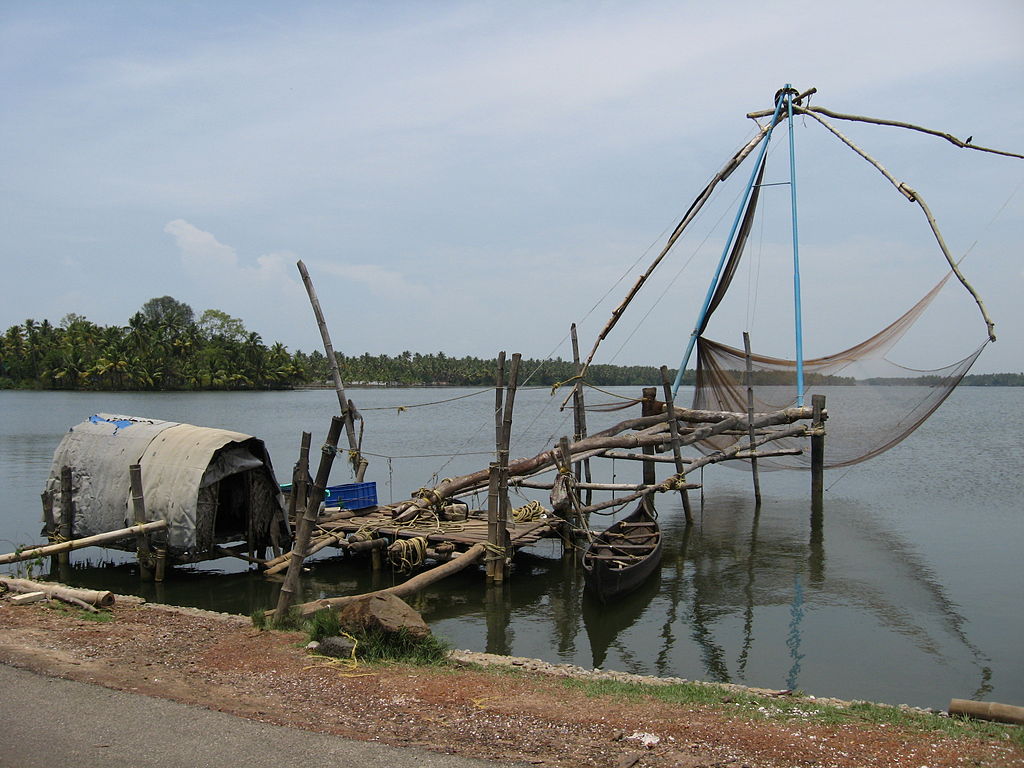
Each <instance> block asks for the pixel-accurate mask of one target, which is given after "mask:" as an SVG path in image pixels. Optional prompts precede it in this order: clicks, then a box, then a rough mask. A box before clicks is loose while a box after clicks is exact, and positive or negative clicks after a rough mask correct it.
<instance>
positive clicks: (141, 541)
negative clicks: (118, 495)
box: [128, 464, 153, 581]
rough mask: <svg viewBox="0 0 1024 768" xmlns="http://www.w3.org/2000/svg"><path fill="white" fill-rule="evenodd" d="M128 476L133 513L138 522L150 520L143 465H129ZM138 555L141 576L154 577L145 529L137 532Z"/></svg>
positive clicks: (148, 578) (145, 577)
mask: <svg viewBox="0 0 1024 768" xmlns="http://www.w3.org/2000/svg"><path fill="white" fill-rule="evenodd" d="M128 478H129V482H130V484H131V489H132V514H133V516H134V520H135V522H136V523H137V524H139V525H141V524H142V523H145V522H148V521H147V520H146V499H145V497H144V496H143V494H142V466H141V465H139V464H132V465H131V466H130V467H128ZM135 543H136V549H137V551H136V553H135V555H136V557H138V559H139V576H141V577H142V580H143V581H149V580H150V579H151V578H153V570H152V568H151V567H150V558H151V553H150V551H149V537H148V536H147V535H146V534H145V532H143V531H141V530H140V531H139V532H138V533H136V534H135Z"/></svg>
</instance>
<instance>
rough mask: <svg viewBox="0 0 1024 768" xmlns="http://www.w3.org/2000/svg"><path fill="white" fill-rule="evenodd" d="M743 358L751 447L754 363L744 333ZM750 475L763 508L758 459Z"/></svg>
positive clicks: (759, 503)
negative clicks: (744, 362)
mask: <svg viewBox="0 0 1024 768" xmlns="http://www.w3.org/2000/svg"><path fill="white" fill-rule="evenodd" d="M743 356H744V357H745V358H746V380H747V381H746V383H747V417H748V418H749V420H750V421H749V424H748V425H747V429H748V431H749V433H750V445H751V446H753V445H754V426H753V422H754V387H753V363H752V361H751V358H750V334H749V333H747V332H746V331H744V332H743ZM750 474H751V477H752V478H753V480H754V504H755V505H756V506H758V507H759V506H761V478H760V476H759V475H758V472H757V457H756V456H755V457H753V458H751V459H750Z"/></svg>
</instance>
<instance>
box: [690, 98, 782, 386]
mask: <svg viewBox="0 0 1024 768" xmlns="http://www.w3.org/2000/svg"><path fill="white" fill-rule="evenodd" d="M787 87H788V86H787ZM782 104H783V99H779V100H778V102H777V103H776V104H775V114H773V115H772V122H771V125H770V126H769V127H768V132H767V133H766V134H765V135H764V139H763V140H762V143H761V149H760V150H759V151H758V155H757V162H756V163H754V168H753V170H751V172H750V180H749V181H748V182H747V188H746V191H745V192H744V193H743V200H742V202H741V203H740V205H739V208H738V209H737V211H736V218H735V219H734V220H733V222H732V229H730V230H729V238H728V240H726V243H725V248H723V249H722V257H721V258H720V259H719V260H718V268H717V269H716V270H715V276H714V277H713V278H712V279H711V285H709V286H708V293H707V296H705V298H704V305H703V306H702V307H701V309H700V314H699V315H698V316H697V322H696V324H695V325H694V326H693V333H691V334H690V340H689V342H687V345H686V353H685V354H684V355H683V360H682V362H681V363H679V369H678V370H677V371H676V378H675V381H674V382H673V383H672V394H673V396H675V395H676V394H678V392H679V385H680V384H682V383H683V373H684V372H685V371H686V366H687V364H688V363H689V362H690V355H692V354H693V347H694V345H695V344H696V343H697V336H698V335H699V334H700V327H701V325H703V324H704V318H706V317H707V314H708V307H710V306H711V299H712V298H714V295H715V288H716V287H717V286H718V280H719V278H721V276H722V268H723V267H724V266H725V260H726V258H727V257H728V256H729V249H730V248H732V241H733V239H734V238H735V237H736V230H737V228H738V227H739V225H740V220H741V219H742V218H743V211H744V210H745V209H746V207H747V201H748V200H749V199H750V193H751V192H752V191H753V189H754V181H755V180H756V179H757V170H758V169H759V168H760V167H761V162H762V161H763V160H764V153H765V152H766V151H767V150H768V143H769V142H770V141H771V140H772V131H773V130H774V129H775V121H776V120H778V118H779V110H780V109H781V108H782ZM791 122H792V121H791Z"/></svg>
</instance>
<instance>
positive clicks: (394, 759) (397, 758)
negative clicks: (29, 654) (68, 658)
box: [0, 664, 524, 768]
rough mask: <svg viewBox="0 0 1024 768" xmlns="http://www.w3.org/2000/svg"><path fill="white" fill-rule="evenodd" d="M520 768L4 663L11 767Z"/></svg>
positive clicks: (4, 756) (3, 709)
mask: <svg viewBox="0 0 1024 768" xmlns="http://www.w3.org/2000/svg"><path fill="white" fill-rule="evenodd" d="M293 765H298V766H313V765H330V766H336V767H337V768H343V767H344V766H359V768H374V767H375V766H381V768H384V767H385V766H386V767H387V768H521V767H522V766H523V765H524V764H523V763H512V762H490V761H485V760H470V759H466V758H460V757H454V756H452V755H442V754H439V753H435V752H428V751H426V750H424V749H419V748H415V747H409V748H398V747H389V746H385V745H382V744H374V743H370V742H363V741H353V740H351V739H344V738H341V737H340V736H328V735H325V734H322V733H312V732H309V731H301V730H296V729H291V728H283V727H281V726H277V725H267V724H266V723H258V722H255V721H253V720H245V719H242V718H238V717H234V716H232V715H226V714H224V713H222V712H214V711H213V710H209V709H203V708H201V707H191V706H188V705H185V704H179V703H177V702H173V701H167V700H165V699H155V698H151V697H149V696H143V695H140V694H135V693H125V692H122V691H113V690H110V689H109V688H103V687H102V686H98V685H89V684H87V683H77V682H73V681H70V680H62V679H60V678H55V677H44V676H42V675H37V674H34V673H32V672H26V671H24V670H21V669H15V668H14V667H9V666H7V665H4V664H0V766H3V768H59V767H60V766H74V768H120V767H121V766H131V768H149V766H154V768H155V767H156V766H160V768H178V767H179V766H180V768H204V767H205V766H209V767H210V768H231V767H232V766H244V767H245V768H284V767H285V766H293Z"/></svg>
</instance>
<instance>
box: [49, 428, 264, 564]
mask: <svg viewBox="0 0 1024 768" xmlns="http://www.w3.org/2000/svg"><path fill="white" fill-rule="evenodd" d="M133 464H139V465H140V466H141V468H142V489H143V496H144V498H145V503H146V518H147V521H149V520H166V521H167V531H166V534H165V535H166V547H167V554H168V556H169V557H171V558H172V559H173V560H175V561H177V562H197V561H200V560H206V559H210V558H214V557H219V556H220V555H218V554H217V553H216V552H215V551H214V547H215V546H216V545H218V544H221V545H222V544H227V543H232V542H246V543H247V544H248V549H249V550H250V551H256V552H262V550H263V548H265V547H267V546H269V545H270V544H271V541H272V535H271V531H272V529H273V528H274V526H282V525H283V520H284V510H283V507H282V497H281V492H280V487H279V486H278V483H277V480H276V479H275V478H274V470H273V467H272V466H271V463H270V456H269V455H268V454H267V450H266V448H265V447H264V445H263V441H261V440H258V439H256V438H255V437H252V436H251V435H245V434H242V433H240V432H231V431H229V430H226V429H214V428H210V427H196V426H193V425H191V424H180V423H178V422H174V421H161V420H159V419H145V418H136V417H133V416H114V415H110V414H97V415H95V416H92V417H91V418H89V419H87V420H86V421H84V422H83V423H81V424H78V425H77V426H74V427H72V428H71V430H70V431H69V432H68V433H67V434H66V435H65V436H64V439H63V440H62V441H61V443H60V445H59V446H58V447H57V450H56V452H55V453H54V456H53V465H52V467H51V469H50V476H49V478H48V479H47V484H46V487H47V490H50V491H52V492H53V496H54V503H53V507H54V512H55V515H57V517H58V519H59V515H60V511H61V508H62V500H61V469H62V467H65V466H67V467H70V468H71V476H72V486H71V499H72V502H73V509H74V512H73V528H72V535H73V538H82V537H84V536H91V535H94V534H98V533H105V532H107V531H112V530H116V529H118V528H124V527H125V526H127V525H131V524H132V523H133V522H134V512H133V505H132V498H131V483H130V474H129V467H131V465H133ZM275 533H276V531H275ZM273 538H277V537H276V536H274V537H273ZM109 546H111V547H114V548H118V549H125V550H129V551H134V549H135V542H134V540H133V539H131V538H129V539H125V540H122V541H121V542H118V543H114V544H111V545H109Z"/></svg>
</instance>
